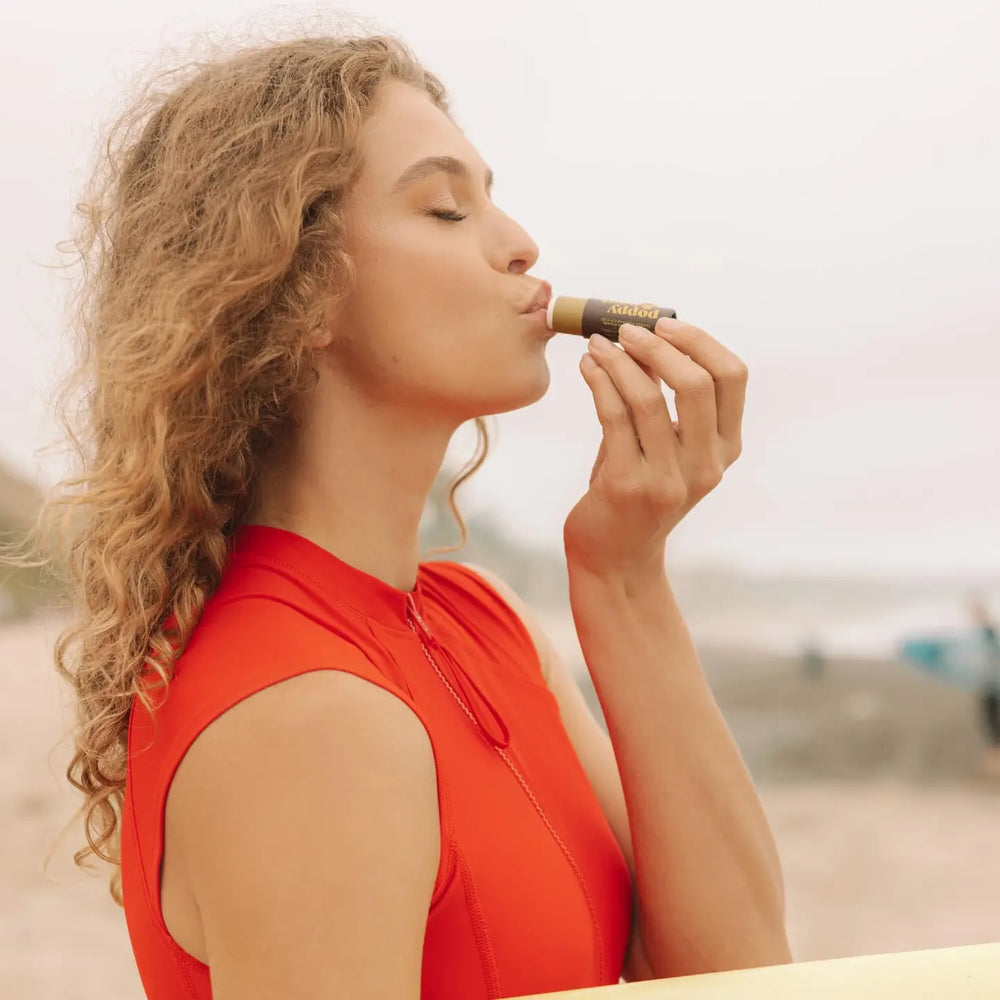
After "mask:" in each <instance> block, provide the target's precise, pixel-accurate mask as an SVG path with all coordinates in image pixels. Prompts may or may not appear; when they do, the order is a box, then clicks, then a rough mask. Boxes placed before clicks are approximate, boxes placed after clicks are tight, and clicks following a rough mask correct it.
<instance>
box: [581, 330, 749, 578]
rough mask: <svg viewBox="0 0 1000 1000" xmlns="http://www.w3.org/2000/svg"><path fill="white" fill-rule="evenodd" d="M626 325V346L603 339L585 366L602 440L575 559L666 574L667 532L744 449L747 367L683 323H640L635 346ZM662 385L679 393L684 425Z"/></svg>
mask: <svg viewBox="0 0 1000 1000" xmlns="http://www.w3.org/2000/svg"><path fill="white" fill-rule="evenodd" d="M625 329H626V328H625V327H623V328H622V330H620V331H619V338H620V341H621V344H622V348H624V349H620V348H618V347H615V345H614V344H613V342H612V341H610V340H608V338H607V337H602V336H601V335H599V334H597V335H595V336H593V337H591V339H590V342H589V343H588V353H587V354H585V355H584V356H583V358H581V360H580V370H581V372H582V373H583V377H584V378H585V379H586V381H587V384H588V385H589V386H590V389H591V391H592V392H593V394H594V404H595V406H596V408H597V416H598V419H599V420H600V422H601V427H602V429H603V439H602V440H601V446H600V448H599V449H598V452H597V460H596V461H595V463H594V468H593V471H592V472H591V474H590V488H589V489H588V490H587V492H586V493H585V494H584V495H583V497H581V499H580V501H579V502H578V503H577V504H576V506H575V507H574V508H573V509H572V510H571V511H570V513H569V516H568V517H567V518H566V522H565V525H564V527H563V543H564V546H565V550H566V558H567V562H572V563H573V564H574V565H575V566H577V567H580V568H583V569H586V570H587V571H589V572H592V573H595V574H597V575H602V576H606V575H609V574H620V575H633V574H636V573H639V574H642V573H647V572H650V571H652V572H656V571H658V572H662V571H663V559H664V555H665V550H666V540H667V536H668V535H669V534H670V532H671V531H672V530H673V529H674V528H675V527H676V526H677V524H679V523H680V521H681V520H682V518H684V517H685V516H686V515H687V513H688V511H690V510H691V509H692V508H693V507H694V506H695V504H697V503H698V501H699V500H701V499H702V497H704V496H707V495H708V494H709V493H710V492H711V491H712V490H713V489H715V487H716V486H718V484H719V483H720V482H721V481H722V475H723V473H724V472H725V470H726V469H728V468H729V466H730V465H732V464H733V462H735V461H736V459H737V458H739V455H740V452H741V451H742V448H743V445H742V439H741V427H742V421H743V406H744V402H745V399H746V385H747V374H748V373H747V366H746V365H745V364H744V363H743V362H742V361H741V360H740V359H739V358H738V357H737V356H736V355H735V354H733V353H732V352H731V351H728V350H727V349H726V348H725V347H723V346H722V344H720V343H719V342H718V341H717V340H715V339H714V338H712V337H710V336H709V335H708V334H707V333H705V331H704V330H700V329H698V327H696V326H692V325H691V324H690V323H684V322H682V321H681V320H678V319H669V318H666V317H664V318H661V319H660V320H658V321H657V323H656V328H655V333H651V332H650V331H649V330H646V329H644V328H641V327H640V328H639V329H640V331H641V332H640V335H639V337H637V338H636V339H635V340H634V342H627V335H626V334H625V333H624V331H625ZM588 358H589V359H590V361H589V362H588ZM660 379H662V380H663V381H664V382H665V383H666V384H667V385H668V386H670V388H671V389H673V390H674V392H675V393H676V406H677V416H678V420H677V421H676V422H674V421H671V419H670V411H669V410H668V409H667V401H666V399H665V397H664V395H663V393H662V391H661V389H660Z"/></svg>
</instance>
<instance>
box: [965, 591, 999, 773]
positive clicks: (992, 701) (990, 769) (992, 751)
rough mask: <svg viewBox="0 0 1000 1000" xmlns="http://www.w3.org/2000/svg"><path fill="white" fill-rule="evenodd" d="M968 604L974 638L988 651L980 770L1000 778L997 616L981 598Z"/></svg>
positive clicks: (981, 705)
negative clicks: (985, 743) (984, 736)
mask: <svg viewBox="0 0 1000 1000" xmlns="http://www.w3.org/2000/svg"><path fill="white" fill-rule="evenodd" d="M968 606H969V613H970V614H971V615H972V619H973V621H974V623H975V626H976V633H977V637H978V638H979V639H980V640H981V641H982V642H983V644H984V645H985V647H986V654H987V663H986V671H985V673H984V676H983V683H982V686H981V687H980V689H979V708H980V718H981V720H982V723H983V728H984V730H985V733H986V740H987V747H986V751H985V753H984V755H983V763H982V770H983V771H984V772H985V773H987V774H990V775H996V776H997V777H1000V639H998V637H997V625H996V619H995V617H994V616H993V614H992V612H991V611H990V609H989V607H988V606H987V604H986V602H985V601H984V600H983V598H982V597H981V596H979V595H978V594H974V595H973V596H972V597H971V598H970V600H969V605H968Z"/></svg>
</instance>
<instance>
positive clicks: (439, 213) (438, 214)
mask: <svg viewBox="0 0 1000 1000" xmlns="http://www.w3.org/2000/svg"><path fill="white" fill-rule="evenodd" d="M425 214H426V215H433V216H434V217H435V218H436V219H444V220H445V221H446V222H461V221H462V220H463V219H466V218H468V216H466V215H459V214H458V213H457V212H450V211H448V210H447V209H431V210H430V211H428V212H426V213H425Z"/></svg>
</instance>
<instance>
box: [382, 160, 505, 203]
mask: <svg viewBox="0 0 1000 1000" xmlns="http://www.w3.org/2000/svg"><path fill="white" fill-rule="evenodd" d="M439 171H444V172H445V173H446V174H452V175H453V176H455V177H462V178H464V179H465V180H467V181H471V180H472V173H471V172H470V170H469V168H468V167H467V166H466V165H465V163H463V162H462V161H461V160H458V159H456V158H455V157H454V156H425V157H424V158H423V159H422V160H417V162H416V163H411V164H410V165H409V166H408V167H407V168H406V169H405V170H404V171H403V173H402V174H401V175H400V178H399V180H397V181H396V183H395V185H394V186H393V189H392V193H393V194H398V193H399V192H400V191H402V190H403V188H406V187H409V185H411V184H416V182H417V181H420V180H423V179H424V178H425V177H429V176H430V175H431V174H436V173H438V172H439ZM492 188H493V171H492V170H491V169H490V168H489V167H487V168H486V191H487V192H490V191H491V190H492Z"/></svg>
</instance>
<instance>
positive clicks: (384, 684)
mask: <svg viewBox="0 0 1000 1000" xmlns="http://www.w3.org/2000/svg"><path fill="white" fill-rule="evenodd" d="M317 670H340V671H342V672H344V673H350V674H353V675H354V676H355V677H361V679H362V680H366V681H368V682H369V683H371V684H375V685H376V686H378V687H380V688H382V689H383V690H384V691H388V692H389V693H390V694H391V695H393V696H395V697H396V698H398V699H399V700H400V701H402V702H403V703H404V704H405V705H406V706H407V708H409V709H410V711H411V712H413V714H414V715H415V716H416V717H417V719H418V720H419V721H420V724H421V725H422V726H423V727H424V731H425V732H426V733H427V738H428V740H429V742H430V745H431V753H432V754H433V756H434V770H435V776H436V784H437V800H438V828H439V837H440V849H439V853H438V870H437V875H436V876H435V880H434V888H433V891H432V892H431V901H430V905H429V909H430V910H433V909H434V907H436V906H437V904H438V903H439V902H440V900H441V898H442V897H443V896H444V894H445V892H447V890H448V887H449V886H450V884H451V882H452V880H453V878H454V867H455V859H454V851H453V841H454V837H453V831H452V815H451V804H450V800H449V797H448V791H447V788H446V786H445V782H444V778H443V772H442V768H441V761H440V758H439V753H438V747H437V745H436V743H435V741H434V736H433V734H432V732H431V728H430V726H429V725H428V723H427V721H426V719H425V718H424V717H423V714H422V713H421V712H420V710H419V708H418V707H417V706H416V704H415V703H414V702H413V701H412V700H411V699H410V698H409V697H408V696H407V695H406V694H405V692H400V691H399V690H397V689H395V688H394V686H393V684H392V682H390V681H388V680H386V679H384V678H382V677H381V675H379V673H378V670H377V668H376V667H374V665H373V666H372V670H371V676H369V675H367V674H366V673H363V672H361V671H358V670H351V669H349V668H347V667H339V666H338V667H327V666H309V667H305V668H301V667H299V668H296V669H293V670H290V671H289V672H287V673H283V674H281V675H280V676H275V677H274V678H273V679H268V682H267V683H265V684H261V685H259V686H257V687H254V688H252V689H251V690H247V691H245V692H243V693H241V694H240V695H239V697H237V698H235V699H234V700H232V701H230V702H226V703H224V704H222V705H218V704H216V705H213V706H212V707H211V708H210V709H209V710H208V711H207V712H206V713H205V714H204V715H202V716H200V717H199V718H198V719H197V721H196V722H195V723H194V724H193V725H190V726H187V727H185V729H184V731H183V734H182V735H181V736H180V737H179V738H178V739H177V740H175V741H174V743H173V744H172V746H171V747H170V751H169V753H168V762H167V765H166V767H165V768H164V770H163V771H161V772H160V775H159V780H158V785H159V788H160V789H161V791H160V793H159V794H158V795H157V799H156V813H157V815H156V818H155V827H154V829H155V831H156V832H155V835H154V842H153V845H152V852H151V854H152V858H151V864H150V868H149V870H148V871H147V870H146V866H145V865H144V864H143V863H142V860H141V859H142V851H141V849H140V851H139V855H140V863H139V868H140V874H141V879H142V883H143V889H144V890H145V895H146V903H147V906H148V907H149V910H150V912H151V914H152V916H153V920H154V923H155V924H156V927H157V929H158V930H159V931H160V933H161V934H162V935H163V937H164V939H165V940H166V941H167V942H168V944H169V946H170V948H171V950H172V951H174V952H175V953H176V954H178V955H180V956H183V957H184V959H185V960H186V961H187V962H190V963H193V964H194V965H195V966H196V967H199V968H207V966H205V965H204V963H202V962H201V961H200V960H199V959H198V958H196V957H195V956H194V955H191V954H190V953H189V952H187V951H185V950H184V949H183V948H182V947H181V946H180V945H179V944H178V943H177V942H176V941H175V940H174V938H173V935H171V933H170V931H169V930H168V929H167V925H166V922H165V921H164V919H163V909H162V906H163V900H162V894H161V869H162V867H163V855H164V849H165V844H166V837H165V834H166V804H167V796H168V794H169V793H170V787H171V784H172V783H173V779H174V775H175V774H176V773H177V769H178V767H180V764H181V761H183V759H184V757H185V755H186V754H187V751H188V750H189V749H190V748H191V746H192V745H193V744H194V741H195V740H196V739H197V738H198V736H199V735H201V733H202V732H204V731H205V729H207V728H208V726H210V725H211V724H212V723H213V722H214V721H215V720H216V719H218V718H220V717H221V716H222V715H224V714H225V713H226V712H227V711H229V709H231V708H234V707H235V706H236V705H238V704H239V703H240V702H242V701H244V700H245V699H246V698H249V697H251V696H252V695H254V694H257V693H258V692H259V691H263V690H265V689H266V688H268V687H272V686H273V685H275V684H280V683H281V682H282V681H286V680H290V679H291V678H292V677H297V676H300V675H301V674H305V673H312V672H314V671H317ZM133 827H134V828H133V836H134V837H135V839H136V845H137V847H138V842H139V824H138V823H137V822H136V817H135V816H134V814H133Z"/></svg>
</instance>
